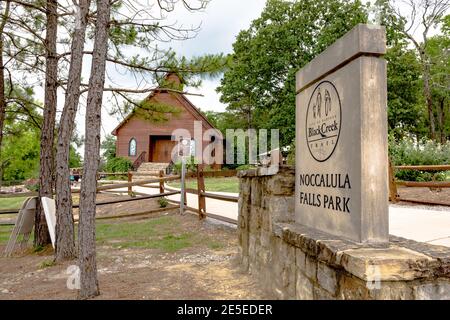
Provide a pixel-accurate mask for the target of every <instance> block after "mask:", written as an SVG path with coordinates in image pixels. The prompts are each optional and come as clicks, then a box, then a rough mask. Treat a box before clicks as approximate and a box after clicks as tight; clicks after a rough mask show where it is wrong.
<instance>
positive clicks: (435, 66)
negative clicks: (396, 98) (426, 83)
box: [426, 32, 450, 142]
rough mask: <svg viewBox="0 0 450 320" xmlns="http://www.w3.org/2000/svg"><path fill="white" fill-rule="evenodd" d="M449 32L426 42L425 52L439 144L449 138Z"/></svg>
mask: <svg viewBox="0 0 450 320" xmlns="http://www.w3.org/2000/svg"><path fill="white" fill-rule="evenodd" d="M449 48H450V32H449V33H447V34H444V35H437V36H434V37H431V38H430V39H429V40H428V44H427V47H426V52H427V54H428V56H429V57H430V61H431V64H430V71H431V94H432V99H433V104H434V108H435V110H436V111H435V112H436V114H437V120H438V121H437V128H438V130H439V131H440V132H441V142H444V140H445V139H449V138H450V117H449V116H448V113H449V112H448V110H449V107H450V90H449V88H450V77H449V75H450V50H449Z"/></svg>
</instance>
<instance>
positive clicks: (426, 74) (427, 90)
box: [421, 53, 436, 140]
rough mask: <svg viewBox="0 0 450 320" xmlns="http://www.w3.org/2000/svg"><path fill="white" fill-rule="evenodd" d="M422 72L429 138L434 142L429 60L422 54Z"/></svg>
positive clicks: (434, 123) (434, 130)
mask: <svg viewBox="0 0 450 320" xmlns="http://www.w3.org/2000/svg"><path fill="white" fill-rule="evenodd" d="M421 60H422V72H423V93H424V95H425V100H426V104H427V111H428V118H429V121H430V137H431V139H432V140H436V121H435V118H434V113H433V98H432V96H431V87H430V64H429V59H428V58H427V57H426V56H425V54H424V53H422V57H421Z"/></svg>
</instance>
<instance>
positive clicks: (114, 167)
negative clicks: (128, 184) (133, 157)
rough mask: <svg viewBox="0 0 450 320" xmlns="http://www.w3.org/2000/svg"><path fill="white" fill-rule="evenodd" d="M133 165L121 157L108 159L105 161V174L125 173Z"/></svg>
mask: <svg viewBox="0 0 450 320" xmlns="http://www.w3.org/2000/svg"><path fill="white" fill-rule="evenodd" d="M132 166H133V163H132V162H131V161H130V160H129V159H127V158H122V157H115V158H110V159H108V160H107V161H106V164H105V171H106V172H127V171H128V170H130V169H131V167H132Z"/></svg>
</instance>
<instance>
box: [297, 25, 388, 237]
mask: <svg viewBox="0 0 450 320" xmlns="http://www.w3.org/2000/svg"><path fill="white" fill-rule="evenodd" d="M385 51H386V37H385V29H384V27H381V26H370V25H362V24H359V25H357V26H356V27H355V28H353V29H352V30H351V31H349V32H348V33H347V34H346V35H344V36H343V37H342V38H341V39H339V40H338V41H336V42H335V43H334V44H333V45H331V46H330V47H329V48H328V49H326V50H325V51H324V52H323V53H321V54H320V55H319V56H317V57H316V58H315V59H314V60H313V61H311V62H310V63H309V64H308V65H306V66H305V67H304V68H303V69H301V70H300V71H299V72H298V73H297V84H296V88H297V111H296V123H297V125H296V209H295V210H296V221H297V222H299V223H301V224H304V225H307V226H310V227H313V228H316V229H319V230H322V231H325V232H327V233H330V234H333V235H336V236H341V237H344V238H348V239H350V240H353V241H357V242H361V243H366V242H371V243H374V242H375V243H387V241H388V168H387V166H386V164H387V163H388V157H387V150H388V147H387V111H386V108H387V102H386V99H387V98H386V94H387V93H386V92H387V88H386V86H387V85H386V62H385V60H384V59H383V58H382V57H381V56H382V55H383V54H384V53H385Z"/></svg>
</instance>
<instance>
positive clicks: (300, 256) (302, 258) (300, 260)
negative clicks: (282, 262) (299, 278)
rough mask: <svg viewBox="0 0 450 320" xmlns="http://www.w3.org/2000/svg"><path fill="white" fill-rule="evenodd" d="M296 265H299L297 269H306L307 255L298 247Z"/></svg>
mask: <svg viewBox="0 0 450 320" xmlns="http://www.w3.org/2000/svg"><path fill="white" fill-rule="evenodd" d="M295 265H296V266H297V269H301V270H305V265H306V255H305V253H304V252H303V251H302V250H301V249H298V248H295Z"/></svg>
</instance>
